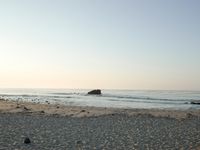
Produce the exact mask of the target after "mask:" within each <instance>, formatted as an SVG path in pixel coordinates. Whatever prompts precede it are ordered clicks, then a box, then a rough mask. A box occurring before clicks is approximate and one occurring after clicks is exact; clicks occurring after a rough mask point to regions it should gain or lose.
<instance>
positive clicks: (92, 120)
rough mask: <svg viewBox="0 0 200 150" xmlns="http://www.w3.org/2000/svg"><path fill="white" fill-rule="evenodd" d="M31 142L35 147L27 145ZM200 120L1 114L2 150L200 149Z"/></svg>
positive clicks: (192, 118)
mask: <svg viewBox="0 0 200 150" xmlns="http://www.w3.org/2000/svg"><path fill="white" fill-rule="evenodd" d="M26 138H29V139H30V141H31V143H29V144H25V143H24V139H26ZM199 148H200V117H198V116H193V115H190V116H188V117H187V118H185V119H175V118H169V117H154V116H151V115H132V116H130V115H126V114H110V115H101V116H90V117H70V116H59V115H45V114H32V113H0V150H14V149H15V150H62V149H63V150H66V149H67V150H68V149H69V150H76V149H84V150H90V149H97V150H102V149H105V150H112V149H116V150H123V149H124V150H129V149H130V150H131V149H154V150H157V149H183V150H188V149H199Z"/></svg>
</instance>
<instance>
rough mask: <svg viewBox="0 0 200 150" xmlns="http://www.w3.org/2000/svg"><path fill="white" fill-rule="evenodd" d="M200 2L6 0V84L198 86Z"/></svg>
mask: <svg viewBox="0 0 200 150" xmlns="http://www.w3.org/2000/svg"><path fill="white" fill-rule="evenodd" d="M199 7H200V1H198V0H193V1H188V0H177V1H173V0H168V1H163V0H152V1H148V0H126V1H123V0H99V1H98V0H84V1H83V0H57V1H53V0H43V1H39V0H27V1H26V0H9V1H7V0H1V1H0V18H1V19H0V56H1V57H0V88H76V89H80V88H84V89H85V88H86V89H92V88H102V89H152V90H158V89H160V90H165V89H166V90H200V69H199V68H200V44H199V42H200V28H199V27H200V9H199Z"/></svg>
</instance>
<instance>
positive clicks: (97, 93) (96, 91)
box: [88, 89, 101, 95]
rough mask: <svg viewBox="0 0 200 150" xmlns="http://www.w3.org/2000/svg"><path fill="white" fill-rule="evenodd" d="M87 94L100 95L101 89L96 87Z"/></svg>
mask: <svg viewBox="0 0 200 150" xmlns="http://www.w3.org/2000/svg"><path fill="white" fill-rule="evenodd" d="M88 94H89V95H101V90H99V89H97V90H92V91H90V92H88Z"/></svg>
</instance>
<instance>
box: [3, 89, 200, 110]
mask: <svg viewBox="0 0 200 150" xmlns="http://www.w3.org/2000/svg"><path fill="white" fill-rule="evenodd" d="M88 91H90V90H89V89H87V90H78V89H0V98H4V99H8V100H13V101H28V102H34V103H51V104H62V105H68V106H95V107H113V108H141V109H151V108H155V109H177V110H185V109H200V105H194V104H190V102H191V101H195V100H200V91H163V90H102V95H100V96H95V95H88V94H87V92H88Z"/></svg>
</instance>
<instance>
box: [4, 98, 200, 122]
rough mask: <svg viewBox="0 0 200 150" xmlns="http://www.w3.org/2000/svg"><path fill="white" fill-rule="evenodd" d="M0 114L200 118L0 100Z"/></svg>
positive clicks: (187, 113)
mask: <svg viewBox="0 0 200 150" xmlns="http://www.w3.org/2000/svg"><path fill="white" fill-rule="evenodd" d="M0 113H28V114H44V115H59V116H71V117H92V116H102V115H113V114H127V115H129V116H135V115H136V116H137V115H151V116H154V117H169V118H175V119H184V118H188V117H191V116H197V117H200V110H199V109H197V110H174V109H132V108H108V107H89V106H66V105H59V104H49V103H48V104H40V103H32V102H24V101H10V100H7V99H6V100H5V99H0Z"/></svg>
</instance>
